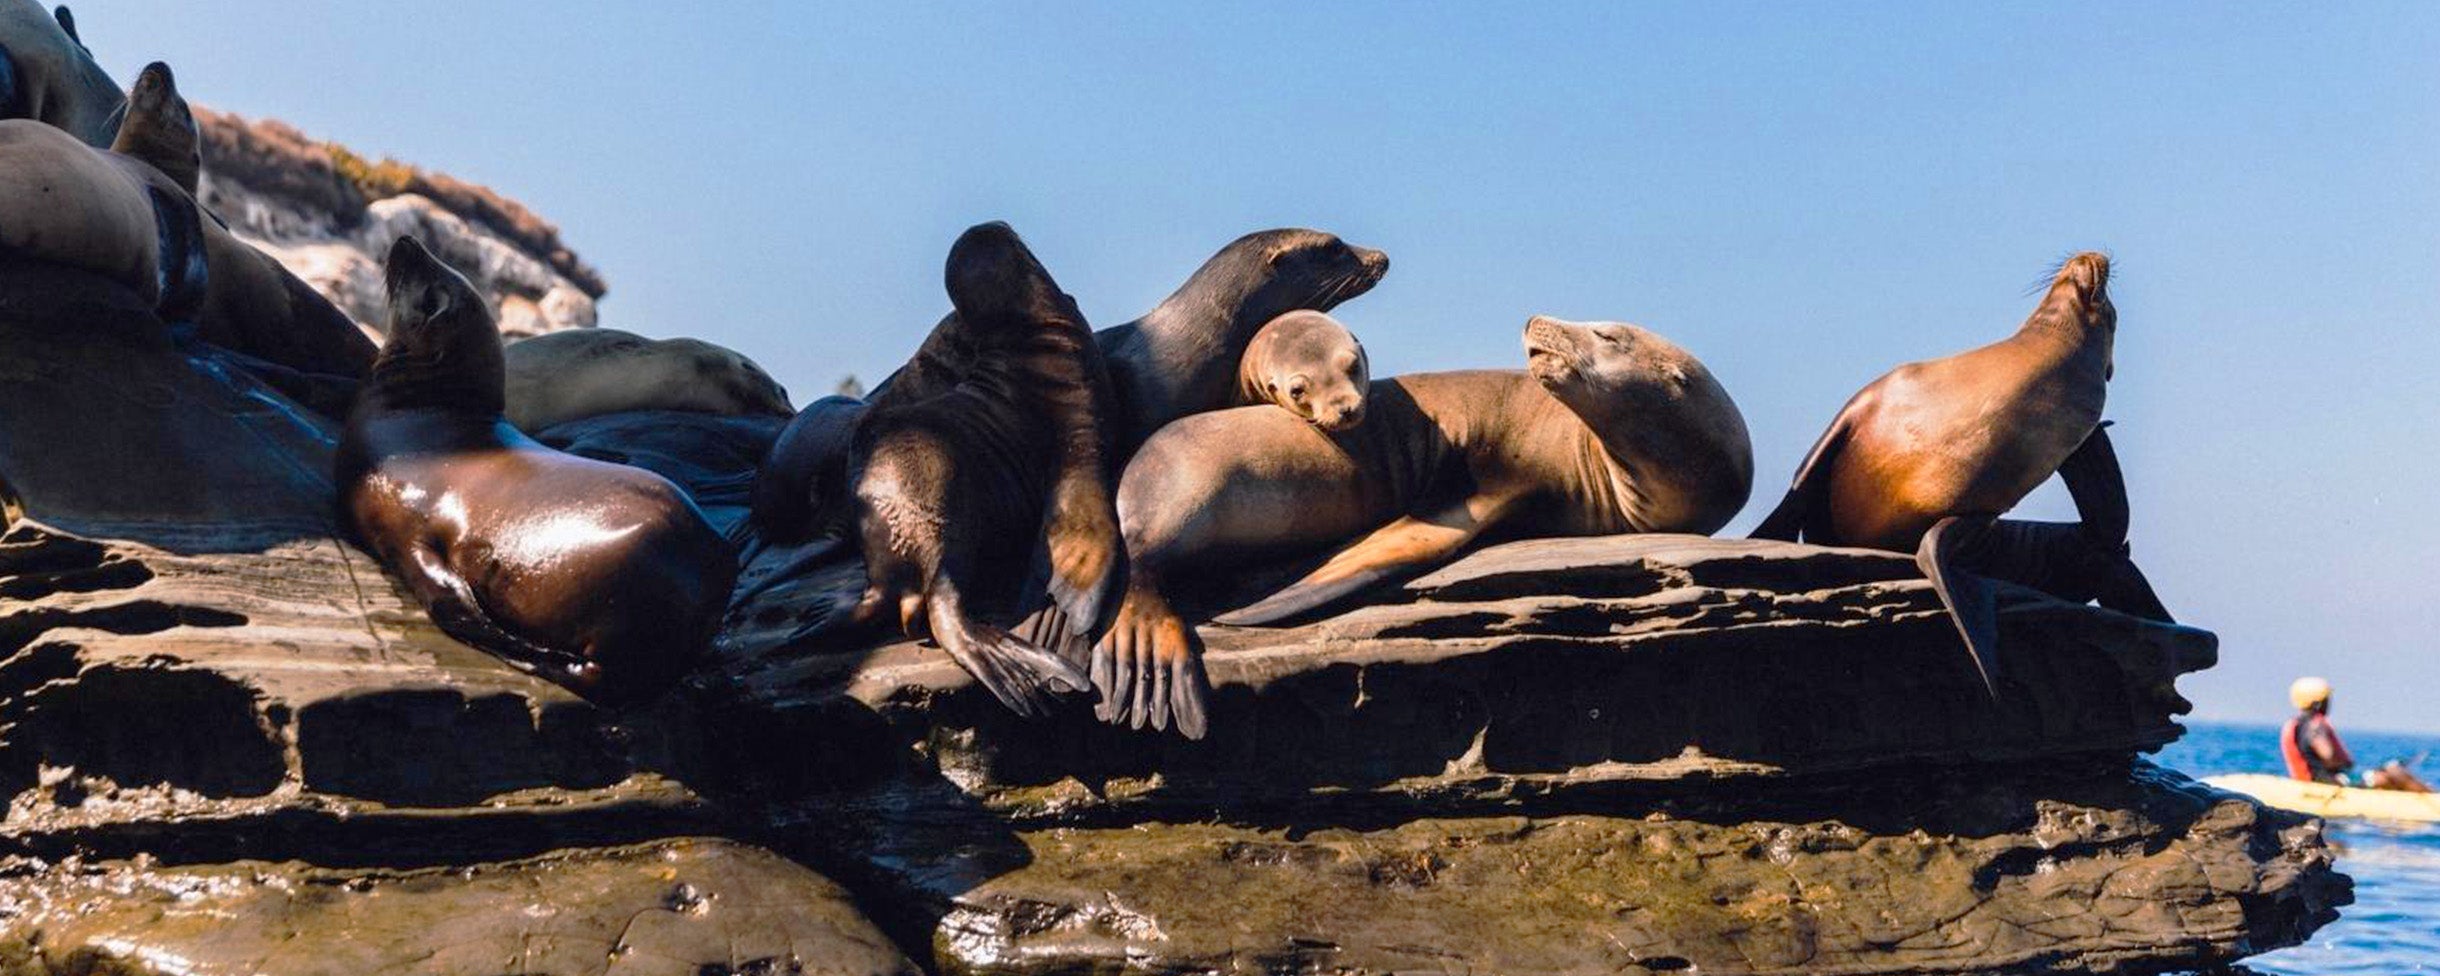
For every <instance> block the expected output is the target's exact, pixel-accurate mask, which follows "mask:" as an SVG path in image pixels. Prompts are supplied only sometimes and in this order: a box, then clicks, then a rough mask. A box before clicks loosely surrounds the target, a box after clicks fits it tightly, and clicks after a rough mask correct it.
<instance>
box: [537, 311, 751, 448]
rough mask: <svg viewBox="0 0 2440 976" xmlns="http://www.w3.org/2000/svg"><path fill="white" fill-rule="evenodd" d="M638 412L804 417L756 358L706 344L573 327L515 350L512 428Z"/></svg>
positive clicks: (699, 340)
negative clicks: (668, 411)
mask: <svg viewBox="0 0 2440 976" xmlns="http://www.w3.org/2000/svg"><path fill="white" fill-rule="evenodd" d="M633 410H680V411H687V412H692V413H715V414H721V415H724V416H734V417H745V416H772V417H786V416H789V415H791V414H793V413H795V412H796V410H795V408H793V407H790V406H789V405H788V391H787V390H786V389H784V388H782V387H781V386H780V385H779V381H777V380H774V379H772V378H771V374H769V373H765V372H763V369H762V367H760V366H757V365H755V364H754V361H753V360H751V359H747V358H746V357H744V356H742V355H739V354H738V353H736V352H733V351H731V350H729V349H726V348H723V347H721V346H717V345H713V344H712V343H709V342H705V341H703V340H701V339H684V338H680V339H647V338H645V337H643V336H640V335H636V334H635V333H633V332H621V331H619V330H617V329H568V330H565V331H561V332H550V333H545V334H543V335H538V336H534V337H533V338H530V339H520V340H518V341H516V342H512V343H509V344H508V422H509V423H512V424H515V425H517V429H518V430H522V431H525V432H526V433H529V434H534V433H540V432H542V431H543V430H545V429H547V428H550V427H553V426H556V425H558V424H564V423H567V422H569V421H572V420H581V419H584V418H586V417H593V416H598V415H601V414H607V413H625V412H628V411H633Z"/></svg>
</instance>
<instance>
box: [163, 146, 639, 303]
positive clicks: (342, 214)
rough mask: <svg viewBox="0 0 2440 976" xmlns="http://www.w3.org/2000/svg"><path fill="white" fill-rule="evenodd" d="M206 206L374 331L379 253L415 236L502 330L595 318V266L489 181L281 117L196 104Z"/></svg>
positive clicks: (598, 283) (598, 287)
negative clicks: (314, 133)
mask: <svg viewBox="0 0 2440 976" xmlns="http://www.w3.org/2000/svg"><path fill="white" fill-rule="evenodd" d="M195 118H196V122H197V123H198V124H200V125H201V127H202V129H203V185H202V198H203V203H204V205H205V206H207V207H210V208H211V209H212V211H213V212H214V213H216V214H218V215H219V216H220V217H221V219H223V220H225V221H227V222H228V223H229V226H230V229H231V230H234V231H235V232H236V233H237V235H238V236H239V237H240V238H243V239H244V240H245V241H246V242H247V243H250V244H253V245H254V246H256V247H259V248H261V249H263V250H264V251H265V252H267V253H269V254H271V255H272V256H273V257H276V258H278V259H279V260H280V263H282V264H285V265H287V266H288V269H289V270H290V271H291V272H293V273H295V274H296V276H297V277H299V278H302V279H304V280H305V281H306V282H307V283H308V284H311V285H313V286H314V287H315V288H316V289H318V290H320V291H321V292H322V293H323V294H324V295H326V296H328V297H329V298H330V300H331V301H332V302H333V303H334V304H336V305H338V306H339V308H340V310H341V311H344V312H346V313H347V314H348V315H349V316H350V317H352V318H354V319H355V320H356V321H357V323H358V324H360V325H362V326H364V327H365V328H366V330H367V331H368V332H373V333H374V334H375V336H376V337H377V338H378V336H379V332H378V330H379V328H380V327H381V325H382V323H383V322H384V316H383V304H382V303H383V298H382V292H381V256H382V255H383V254H384V253H386V252H387V251H388V250H389V246H390V242H391V241H392V240H395V239H396V238H397V237H398V235H400V234H414V235H416V236H417V237H419V238H421V239H422V240H423V241H424V243H425V244H426V245H427V246H429V247H431V248H432V250H433V253H435V254H438V255H440V256H441V257H442V258H443V259H445V260H447V261H448V262H449V263H450V264H451V265H452V266H454V267H456V268H457V269H458V270H460V271H463V272H465V273H466V276H467V277H468V278H470V279H472V280H473V281H474V284H475V287H476V288H478V289H481V290H482V291H483V292H484V294H486V295H488V296H490V298H491V300H492V304H493V310H494V311H495V312H497V313H498V315H499V321H500V331H501V332H502V333H505V334H507V335H509V336H527V335H536V334H540V333H544V332H553V331H557V330H560V329H572V328H583V327H586V326H591V325H593V324H594V322H595V319H596V312H595V309H594V301H595V299H598V298H600V297H601V296H602V293H603V291H604V290H605V286H604V284H603V282H602V279H601V276H600V275H599V274H598V273H596V272H595V271H594V270H593V269H592V268H591V267H589V266H587V265H586V264H585V263H584V262H583V261H581V260H578V259H577V257H576V254H575V252H573V251H570V250H569V249H568V247H567V246H566V245H565V244H563V243H561V242H560V240H559V229H558V228H557V227H554V226H552V225H551V224H550V223H549V222H548V221H545V220H543V219H542V218H541V217H538V216H536V215H535V214H534V213H533V212H532V211H530V210H527V209H526V208H525V207H524V206H523V205H522V204H519V203H517V202H516V201H514V200H510V199H507V198H505V197H502V196H500V195H499V194H497V193H494V192H492V191H491V190H490V189H488V188H485V187H481V186H476V185H474V184H471V183H467V182H464V181H462V180H458V179H455V178H453V177H450V176H448V175H446V174H442V173H433V172H428V171H425V170H422V169H418V168H416V167H413V166H409V165H406V164H404V163H400V162H397V161H395V160H388V159H384V160H381V161H379V162H373V161H368V160H366V159H364V158H362V157H360V156H357V155H356V154H354V153H352V152H349V151H348V150H347V149H346V148H345V147H342V146H338V145H336V144H333V143H326V142H317V141H314V140H312V139H309V138H307V137H306V136H305V135H304V134H303V133H300V132H298V131H297V130H296V129H294V128H291V127H290V126H288V125H287V124H285V123H282V122H278V121H275V120H270V119H265V120H262V121H248V120H246V119H244V118H241V117H239V116H236V115H231V114H227V113H221V112H214V111H211V110H209V109H204V108H200V107H198V108H197V109H196V110H195Z"/></svg>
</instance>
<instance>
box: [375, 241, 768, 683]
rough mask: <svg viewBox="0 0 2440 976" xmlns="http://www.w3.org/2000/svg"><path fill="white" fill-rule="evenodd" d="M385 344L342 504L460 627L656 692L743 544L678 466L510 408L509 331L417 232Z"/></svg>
mask: <svg viewBox="0 0 2440 976" xmlns="http://www.w3.org/2000/svg"><path fill="white" fill-rule="evenodd" d="M387 277H388V281H387V284H388V288H389V300H390V323H389V329H388V333H389V342H388V343H387V344H386V345H385V346H384V347H383V348H382V354H381V359H380V361H379V362H378V363H376V364H375V365H374V367H373V375H372V377H371V378H370V379H369V380H367V381H366V382H365V385H364V390H363V393H362V395H361V397H360V398H359V400H358V401H357V404H356V408H355V410H354V411H353V412H352V413H351V414H350V416H349V417H348V423H347V433H346V435H345V437H344V438H342V439H341V441H340V443H339V453H338V460H337V468H336V476H337V477H336V484H337V485H338V486H339V500H340V508H341V515H342V518H343V520H344V522H345V524H346V525H348V526H349V527H350V529H351V530H352V531H353V533H354V534H355V536H356V538H357V540H358V541H359V542H361V543H362V544H363V545H364V546H365V548H367V549H369V550H371V551H372V552H373V554H374V555H376V556H378V557H380V559H381V561H382V564H383V565H385V566H388V567H389V568H390V571H391V572H394V573H396V574H398V576H399V577H400V578H401V579H403V580H405V581H406V584H407V588H408V590H409V591H411V592H412V593H413V594H414V595H415V598H416V599H417V600H418V601H419V602H421V603H422V604H423V606H424V608H425V610H427V611H428V612H430V613H431V615H432V622H433V623H435V624H437V625H439V626H440V628H441V629H442V630H443V631H445V632H447V633H448V634H449V635H450V636H452V637H455V638H457V639H459V640H462V641H465V642H467V643H469V644H472V645H474V646H476V647H479V648H482V649H484V650H486V651H490V652H492V653H494V654H497V655H500V656H501V657H502V658H504V659H506V660H508V661H509V662H510V663H512V664H516V665H518V666H519V667H522V668H525V669H527V670H531V671H534V672H536V673H539V674H541V675H542V676H544V677H546V678H549V679H550V680H553V681H557V682H559V683H561V684H564V685H567V686H568V687H570V688H572V689H574V690H576V691H577V692H578V693H581V694H583V695H585V696H586V697H589V698H593V699H595V700H597V701H601V702H603V703H605V704H613V705H616V704H626V703H632V702H637V701H641V700H644V699H647V698H650V697H652V696H653V695H655V694H657V693H659V692H660V691H662V690H664V689H666V688H667V687H669V685H670V684H671V683H673V682H674V681H676V680H677V678H678V677H679V676H680V675H682V674H683V673H684V672H685V670H686V667H687V665H688V664H689V663H690V662H691V660H692V658H693V657H694V656H695V655H696V654H698V653H699V652H700V651H702V649H703V648H704V647H705V646H706V645H707V644H709V643H710V641H711V639H712V636H713V634H714V632H716V631H717V630H718V629H719V624H720V615H721V612H722V611H723V610H725V609H727V607H728V597H729V589H730V587H731V585H732V584H733V583H734V582H735V580H736V573H737V566H736V560H735V556H734V554H733V553H732V552H731V551H730V549H729V547H728V544H727V543H726V542H725V541H724V540H722V539H721V537H720V534H719V533H718V532H716V531H714V530H713V529H712V527H711V525H710V524H709V523H708V522H706V521H705V519H704V517H703V513H702V511H701V510H699V509H697V508H696V507H695V504H694V503H693V502H691V501H689V500H687V497H686V494H685V492H683V491H681V490H679V488H678V487H677V486H676V485H673V484H671V483H670V482H669V480H668V479H666V478H663V477H661V476H659V475H656V474H653V473H651V472H649V471H645V470H642V469H640V468H630V467H625V466H622V465H616V464H605V463H603V462H600V461H593V460H588V459H585V458H580V457H576V456H573V455H569V454H562V453H560V452H558V451H554V450H551V449H550V448H547V447H544V446H542V445H541V444H538V443H535V442H534V441H533V440H531V439H529V438H527V437H526V436H525V435H523V434H520V433H518V432H517V430H516V429H515V428H513V427H510V426H509V425H508V422H507V421H506V420H505V419H503V418H502V417H501V413H500V411H501V406H502V400H503V395H502V385H503V382H504V381H503V373H504V369H503V366H502V362H501V351H500V330H499V327H498V325H497V324H495V323H494V322H493V321H492V316H491V312H490V310H489V309H488V308H487V307H486V306H485V305H484V302H483V297H482V295H481V294H479V293H477V292H476V291H475V290H474V286H473V285H472V284H469V283H468V282H467V281H466V279H465V277H464V276H462V275H460V274H458V273H457V272H456V271H454V270H451V269H450V268H449V267H448V266H447V265H445V264H442V263H441V262H440V260H439V259H438V258H435V257H433V256H432V254H431V252H429V251H426V250H425V249H424V248H423V245H421V244H420V243H418V242H416V240H415V239H414V238H412V237H401V238H399V239H398V242H397V243H396V244H394V245H392V246H391V248H390V254H389V265H388V269H387Z"/></svg>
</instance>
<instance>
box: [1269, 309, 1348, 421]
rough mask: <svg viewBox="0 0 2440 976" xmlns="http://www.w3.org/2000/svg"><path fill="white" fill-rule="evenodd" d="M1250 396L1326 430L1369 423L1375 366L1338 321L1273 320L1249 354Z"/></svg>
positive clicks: (1303, 314) (1317, 316) (1315, 315)
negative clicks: (1367, 405) (1367, 399)
mask: <svg viewBox="0 0 2440 976" xmlns="http://www.w3.org/2000/svg"><path fill="white" fill-rule="evenodd" d="M1245 364H1246V368H1247V369H1248V370H1249V371H1250V372H1252V373H1253V374H1254V375H1250V376H1248V377H1246V381H1247V385H1248V386H1249V387H1251V388H1252V389H1251V392H1253V393H1254V394H1256V395H1258V396H1259V397H1260V398H1261V399H1264V400H1268V401H1270V402H1272V403H1276V404H1278V405H1279V406H1280V407H1282V408H1284V409H1286V410H1287V411H1288V412H1290V413H1293V414H1295V415H1297V416H1299V417H1302V418H1304V419H1305V422H1306V423H1309V424H1312V425H1313V426H1315V427H1317V428H1320V429H1322V430H1325V431H1339V430H1346V429H1347V428H1350V427H1353V426H1355V425H1356V424H1358V423H1361V422H1362V421H1363V419H1364V395H1365V393H1366V392H1367V391H1369V390H1370V389H1371V387H1372V364H1371V362H1370V361H1369V360H1368V359H1366V358H1365V355H1364V344H1363V343H1361V342H1357V341H1356V337H1355V334H1354V333H1352V332H1349V331H1347V327H1346V326H1344V325H1341V324H1339V321H1338V320H1337V319H1333V318H1331V317H1330V316H1328V315H1325V314H1323V313H1320V312H1314V311H1307V310H1302V309H1300V310H1298V311H1294V312H1289V313H1288V314H1286V315H1282V316H1280V317H1278V318H1275V319H1272V320H1271V322H1270V324H1268V325H1265V326H1263V327H1262V331H1261V332H1258V333H1255V334H1254V343H1253V345H1252V346H1250V347H1249V348H1248V349H1247V350H1246V356H1245Z"/></svg>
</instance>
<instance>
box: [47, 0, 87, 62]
mask: <svg viewBox="0 0 2440 976" xmlns="http://www.w3.org/2000/svg"><path fill="white" fill-rule="evenodd" d="M51 17H52V19H54V20H57V21H59V29H60V30H62V31H65V32H67V35H68V39H69V40H71V41H75V42H76V46H77V47H85V39H84V38H82V37H78V36H76V13H75V12H74V11H71V10H69V9H68V5H67V4H64V3H63V4H60V5H59V6H56V7H53V8H51ZM85 53H86V54H88V55H90V54H92V53H93V49H92V48H85Z"/></svg>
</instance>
